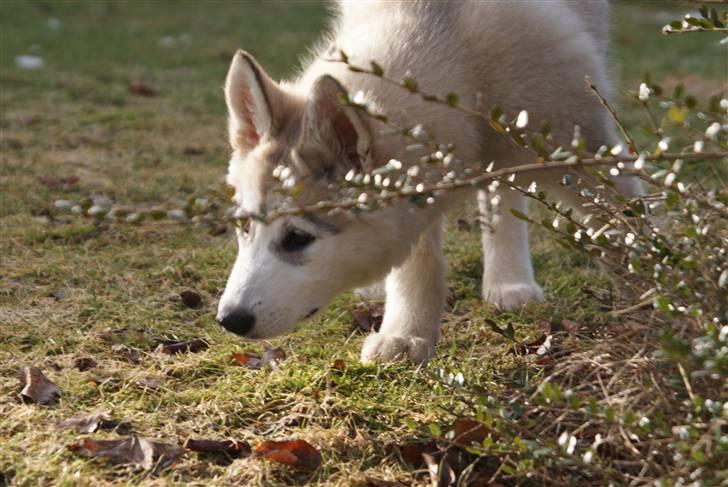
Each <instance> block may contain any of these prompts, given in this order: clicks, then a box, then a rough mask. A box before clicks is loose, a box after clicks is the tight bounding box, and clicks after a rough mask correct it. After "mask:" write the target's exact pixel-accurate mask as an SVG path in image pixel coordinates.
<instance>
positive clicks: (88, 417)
mask: <svg viewBox="0 0 728 487" xmlns="http://www.w3.org/2000/svg"><path fill="white" fill-rule="evenodd" d="M109 418H110V416H109V413H108V412H107V411H98V412H94V413H88V414H83V415H81V416H74V417H72V418H68V419H66V420H64V421H61V422H60V423H58V427H59V428H61V429H75V430H76V431H78V432H79V433H93V432H94V431H96V430H97V429H103V425H104V424H105V422H108V419H109Z"/></svg>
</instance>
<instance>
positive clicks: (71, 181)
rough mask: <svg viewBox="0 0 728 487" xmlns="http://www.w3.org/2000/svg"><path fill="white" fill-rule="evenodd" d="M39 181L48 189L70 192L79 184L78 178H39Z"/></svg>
mask: <svg viewBox="0 0 728 487" xmlns="http://www.w3.org/2000/svg"><path fill="white" fill-rule="evenodd" d="M38 181H39V182H40V183H41V184H42V185H43V186H45V187H46V188H48V189H54V190H56V189H60V190H62V191H68V190H70V189H74V188H75V186H76V184H78V181H79V178H78V176H47V175H46V176H38Z"/></svg>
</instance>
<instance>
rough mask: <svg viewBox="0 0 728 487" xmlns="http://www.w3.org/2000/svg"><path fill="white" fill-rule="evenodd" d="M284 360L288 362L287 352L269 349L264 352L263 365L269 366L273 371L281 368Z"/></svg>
mask: <svg viewBox="0 0 728 487" xmlns="http://www.w3.org/2000/svg"><path fill="white" fill-rule="evenodd" d="M284 360H286V352H284V351H283V349H281V348H278V347H276V348H269V349H268V350H266V351H265V352H263V365H268V366H270V368H272V369H277V368H278V367H280V365H281V363H282V362H283V361H284Z"/></svg>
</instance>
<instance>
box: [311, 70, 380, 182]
mask: <svg viewBox="0 0 728 487" xmlns="http://www.w3.org/2000/svg"><path fill="white" fill-rule="evenodd" d="M346 96H347V95H346V90H345V89H344V87H343V86H341V84H340V83H339V82H338V81H336V80H335V79H334V78H332V77H331V76H329V75H324V76H321V77H320V78H318V79H317V80H316V82H315V83H314V85H313V90H312V93H311V96H310V98H309V99H308V101H307V103H306V108H305V111H304V115H303V128H302V131H301V140H300V142H299V149H300V152H301V153H302V156H303V157H304V160H305V163H306V165H307V166H309V169H310V170H312V171H313V172H314V173H315V174H317V175H324V174H325V175H327V176H334V175H339V174H343V173H346V172H347V171H349V170H350V169H356V170H357V171H359V172H362V171H369V170H371V169H372V165H373V161H372V145H371V136H370V134H369V129H368V128H367V126H366V124H365V123H364V120H363V119H362V117H361V116H360V115H359V113H357V111H356V109H354V108H352V107H349V106H346V105H345V104H344V103H343V100H345V97H346ZM307 154H308V156H307Z"/></svg>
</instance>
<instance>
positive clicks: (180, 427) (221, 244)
mask: <svg viewBox="0 0 728 487" xmlns="http://www.w3.org/2000/svg"><path fill="white" fill-rule="evenodd" d="M663 9H667V10H669V11H674V9H671V8H668V7H667V6H665V5H660V4H658V2H629V3H628V2H623V3H619V4H618V5H617V6H616V8H615V11H616V12H615V37H614V38H615V42H614V45H613V48H614V49H613V51H614V63H615V65H618V66H620V69H619V72H620V73H621V77H622V78H621V81H620V86H621V87H623V88H629V89H634V88H636V87H637V85H638V84H639V80H640V78H641V76H642V73H643V72H644V71H652V73H653V78H654V79H655V80H660V79H662V78H669V79H670V80H673V81H670V82H674V80H677V79H681V77H685V76H686V73H687V72H692V73H693V74H692V75H691V76H692V77H693V78H697V80H698V82H699V83H702V85H701V86H710V87H718V88H719V87H720V86H721V85H722V84H724V83H725V80H724V79H721V76H722V75H724V74H725V66H720V64H715V63H708V62H705V61H704V59H705V57H704V56H703V54H704V52H707V51H709V50H716V49H718V48H717V47H716V46H715V44H717V43H716V42H712V41H710V40H709V39H706V38H704V37H700V36H682V37H681V38H680V39H677V40H673V39H667V38H665V37H664V36H661V35H660V34H659V29H660V26H661V24H660V22H658V21H654V20H650V19H651V18H653V17H654V12H656V11H661V10H663ZM675 16H676V17H678V16H679V14H678V13H676V14H675ZM50 18H57V19H59V20H60V29H59V30H58V31H54V30H51V29H50V28H49V27H48V26H47V21H48V19H50ZM325 20H326V12H325V9H324V8H323V6H322V4H320V3H315V2H310V3H309V2H263V1H248V2H229V1H217V2H190V1H185V2H181V1H180V2H174V1H167V0H159V1H154V2H132V1H128V2H109V1H95V2H80V1H65V2H51V1H35V2H30V1H28V2H20V1H6V2H4V3H2V5H0V106H1V107H2V112H1V114H0V158H1V159H0V163H1V167H0V228H1V229H2V230H1V231H0V233H1V237H0V238H1V243H0V263H1V265H0V398H2V399H0V485H3V484H13V485H30V484H54V485H76V484H79V485H99V484H102V483H131V484H134V483H138V482H144V483H148V484H153V483H155V484H160V483H162V484H166V483H168V484H195V485H196V484H199V485H230V484H239V485H276V484H286V483H303V482H307V481H308V482H311V483H312V484H314V485H350V484H351V483H352V482H354V481H358V480H361V479H363V478H364V476H365V475H372V476H375V477H379V478H391V479H393V478H399V479H403V480H412V481H415V482H421V483H423V484H424V483H425V478H424V477H422V476H421V475H418V476H416V475H415V474H413V472H412V471H411V469H409V468H408V467H407V466H405V465H403V464H402V463H401V462H400V461H399V458H398V456H397V454H396V453H394V452H393V450H392V448H391V447H390V445H391V444H393V443H397V442H401V441H402V438H409V437H412V436H414V435H415V432H413V431H412V430H411V429H410V428H409V427H408V426H407V422H408V421H410V420H412V421H414V422H415V423H417V424H427V423H430V422H441V423H448V422H451V421H452V418H453V414H456V413H458V412H462V411H463V410H464V406H463V404H462V403H460V402H458V401H457V400H456V399H455V397H454V396H453V395H452V394H451V392H450V389H449V388H448V387H446V386H445V385H444V384H442V382H441V381H439V380H437V378H436V373H437V371H438V370H439V369H443V370H446V371H452V372H455V373H456V372H462V373H463V375H464V376H465V379H466V382H467V383H468V384H469V385H472V386H473V387H481V388H482V389H484V390H486V391H488V393H489V394H491V393H492V394H499V393H507V392H508V390H509V389H511V390H514V389H518V388H525V387H528V386H529V385H533V384H535V383H536V382H535V381H537V380H538V379H539V372H538V371H537V370H536V369H533V368H529V366H527V365H526V364H525V363H524V361H523V360H522V359H520V358H517V357H514V356H512V355H508V354H507V353H506V352H507V350H508V349H509V347H510V343H508V342H507V341H506V340H505V339H504V338H502V337H500V336H499V335H497V334H495V333H493V332H492V331H491V330H490V329H489V328H488V327H487V326H485V324H484V323H485V319H486V318H490V319H494V320H496V321H497V322H498V323H500V324H501V325H503V326H505V325H506V324H508V323H511V324H513V326H514V327H515V328H516V331H517V333H518V335H519V336H520V337H527V336H531V335H533V334H535V325H534V323H535V321H536V320H537V319H540V318H545V319H549V320H552V321H560V320H561V319H564V318H568V319H571V320H574V321H577V322H580V323H582V324H584V325H585V326H586V327H587V328H588V329H591V330H595V329H598V328H599V327H600V326H604V325H608V324H609V323H610V321H609V319H608V318H607V316H606V315H605V314H604V313H603V311H602V308H601V303H600V302H599V301H597V300H596V299H594V298H593V297H591V294H590V293H588V292H585V288H586V289H587V290H596V291H597V292H600V291H603V290H605V289H607V288H608V283H607V280H606V279H605V278H604V277H603V276H601V275H600V274H599V273H598V272H597V271H596V270H595V269H594V266H593V265H592V264H590V263H589V262H587V261H586V260H584V259H583V258H580V257H576V256H573V255H569V254H568V253H566V252H564V251H562V250H561V249H560V248H557V247H556V246H555V244H554V243H553V242H551V241H549V240H548V239H547V238H545V236H544V235H542V234H541V233H539V232H538V231H536V232H534V235H533V238H534V242H533V252H534V261H535V265H536V273H537V277H538V280H539V281H540V282H541V283H542V285H543V287H544V291H545V293H546V295H547V296H548V301H547V303H545V304H541V305H533V306H530V307H528V308H527V309H524V310H523V311H521V312H518V313H513V314H505V315H496V314H494V313H493V311H492V310H491V309H489V308H487V307H485V306H484V305H483V304H482V303H481V302H480V300H479V298H478V296H479V282H480V272H481V271H480V255H479V243H478V242H479V237H478V234H477V232H476V231H462V230H458V229H457V228H455V227H456V225H451V227H452V228H451V231H450V233H449V234H448V237H447V241H446V247H447V253H448V257H449V263H450V279H451V288H452V290H453V292H454V295H455V297H456V298H457V303H456V306H455V308H454V309H453V311H452V312H450V313H448V315H447V317H446V325H445V328H444V336H443V340H442V343H441V344H440V348H439V353H438V356H437V358H436V359H435V360H434V361H433V362H432V363H431V364H430V365H429V366H428V367H426V368H424V369H417V368H414V367H412V366H411V365H410V364H393V365H382V366H364V365H360V364H359V363H358V359H357V358H358V352H359V349H360V346H361V342H362V340H363V338H364V335H363V334H362V333H360V332H358V331H356V330H355V328H354V326H353V325H352V321H351V318H350V312H351V310H352V309H354V305H355V300H354V299H353V298H352V297H350V296H344V297H341V298H339V299H338V300H337V301H336V302H335V303H334V304H333V305H331V306H330V307H329V309H328V310H327V311H326V312H325V314H324V315H323V316H322V317H321V318H319V319H317V320H316V321H315V322H313V323H308V324H306V325H304V326H303V327H301V329H300V330H299V331H297V332H296V333H294V334H292V335H290V336H287V337H283V338H280V339H277V340H273V341H272V342H271V343H272V344H273V345H276V346H281V347H282V348H283V349H284V350H285V351H286V352H287V353H288V359H287V360H286V362H285V363H284V364H283V366H282V368H281V369H280V370H277V371H273V372H271V371H267V370H261V371H251V370H247V369H244V368H242V367H240V366H236V365H233V364H232V363H231V361H230V359H229V356H230V353H231V352H233V351H240V350H242V349H244V348H248V347H250V346H252V347H256V348H258V349H260V348H261V345H260V344H249V343H244V342H242V341H240V340H237V339H233V338H231V336H230V335H228V334H226V333H225V332H224V331H223V330H222V329H221V328H220V327H219V326H218V325H216V324H215V323H214V314H215V307H216V297H217V296H218V295H219V294H220V292H221V290H222V289H223V287H224V285H225V280H226V277H227V272H228V270H229V266H230V265H231V263H232V260H233V258H234V254H235V243H234V241H233V239H232V238H231V237H230V236H229V235H224V236H217V237H214V236H211V235H208V233H207V232H206V231H204V230H201V229H200V228H199V227H194V226H185V225H157V226H141V227H135V226H131V225H111V226H105V225H94V224H93V223H90V222H88V221H86V220H82V219H78V218H75V217H71V218H68V217H65V216H62V215H61V216H59V215H58V214H57V212H55V211H53V210H52V208H51V207H52V202H53V201H54V200H57V199H78V198H81V197H83V196H86V195H89V194H92V193H103V194H106V195H108V196H109V197H111V198H112V199H113V200H115V201H118V202H123V203H127V204H136V205H152V204H163V203H165V202H168V201H170V200H176V199H185V198H186V197H187V196H188V195H193V194H200V193H202V192H204V191H205V190H206V188H209V187H213V188H216V187H219V185H220V183H221V181H222V178H223V175H224V173H225V165H226V163H227V160H226V158H227V156H228V152H229V149H228V147H227V145H226V134H225V111H224V102H223V98H222V90H221V85H222V82H223V79H224V75H225V72H226V69H227V67H228V63H229V60H230V58H231V56H232V54H233V52H234V51H235V49H236V48H238V47H245V48H246V49H247V50H249V51H250V52H252V53H254V54H255V55H256V57H257V58H258V60H259V61H260V62H261V64H262V65H263V66H265V67H266V69H267V70H269V72H270V73H271V74H272V75H274V76H275V77H282V76H292V75H293V74H294V73H295V66H296V60H297V58H298V56H299V55H300V54H301V53H303V52H304V51H305V47H306V46H307V45H310V44H311V42H313V41H314V40H315V38H316V37H317V35H318V33H319V32H320V30H321V29H322V27H323V26H324V25H325ZM166 36H171V37H173V38H174V39H175V47H173V48H165V47H162V46H160V39H162V38H163V37H166ZM31 53H35V54H38V55H41V56H43V58H44V59H45V61H46V66H45V67H44V68H43V69H41V70H38V71H25V70H20V69H18V68H16V67H15V57H16V56H17V55H20V54H31ZM715 58H718V56H713V57H712V58H711V59H715ZM678 59H680V60H682V61H679V62H678ZM696 73H697V74H696ZM134 81H144V82H146V83H149V84H150V85H151V86H153V87H154V88H155V89H157V90H159V96H157V97H153V98H142V97H138V96H135V95H132V94H130V93H129V91H128V89H127V87H128V85H129V83H130V82H134ZM709 94H711V93H708V92H701V93H696V95H698V96H699V97H701V98H705V97H706V96H707V95H709ZM624 110H625V111H626V113H625V119H626V120H628V121H629V123H631V124H635V123H637V122H636V121H637V120H638V115H639V113H640V112H639V111H637V110H634V109H633V108H632V107H630V106H629V105H625V106H624ZM190 147H191V148H194V149H195V150H196V151H198V152H201V153H200V154H197V155H191V154H189V151H186V150H185V149H187V148H190ZM39 176H55V177H68V176H77V177H79V183H78V184H77V185H75V186H73V187H72V188H71V189H69V190H63V189H62V188H55V189H53V188H48V187H46V186H45V185H43V184H41V183H40V182H39V180H38V177H39ZM457 216H458V217H462V218H466V219H473V218H474V213H473V211H472V209H469V208H466V209H464V210H462V212H461V214H460V215H457ZM453 221H454V219H453ZM565 270H568V272H565ZM186 287H194V288H196V289H198V290H199V291H200V292H201V293H202V295H203V299H204V306H203V307H202V308H201V309H200V310H191V309H186V308H185V307H184V306H182V304H181V303H180V302H179V298H178V292H179V291H180V290H181V289H183V288H186ZM54 293H61V294H62V299H56V298H54V297H52V295H53V294H54ZM195 337H201V338H204V339H206V340H208V341H209V343H210V344H211V347H210V349H209V350H207V351H205V352H202V353H198V354H189V355H182V356H176V357H172V358H167V357H160V356H158V355H156V354H152V353H148V354H144V356H143V360H142V363H141V364H139V365H134V364H131V363H129V362H127V361H124V360H123V359H121V358H119V357H118V356H117V355H116V354H115V353H114V352H112V350H111V347H112V345H113V344H115V343H123V344H126V345H128V346H131V347H135V348H138V349H140V350H142V351H146V352H151V351H152V350H153V349H154V347H155V346H156V345H157V344H158V343H159V342H160V341H162V340H166V339H187V338H195ZM83 356H90V357H93V358H94V359H95V360H97V362H98V366H97V367H95V368H93V369H91V370H89V371H86V372H79V371H77V370H75V369H74V368H73V367H72V363H73V360H74V359H75V358H77V357H83ZM338 358H341V359H343V360H344V361H345V362H346V364H347V368H346V370H345V371H344V372H341V371H337V370H334V369H332V364H333V362H334V360H335V359H338ZM27 365H36V366H39V367H41V368H43V370H44V371H45V372H46V374H47V375H48V376H49V377H50V378H51V379H52V380H53V381H55V382H56V384H57V385H58V386H59V387H60V389H61V390H62V391H63V395H62V397H61V399H60V401H59V402H58V403H57V404H56V405H54V406H51V407H43V406H37V405H29V404H23V403H22V402H21V401H20V399H19V390H20V387H19V382H18V379H17V372H18V370H19V368H20V367H22V366H27ZM147 377H154V378H158V379H160V380H161V381H162V387H161V389H160V390H159V391H156V392H149V391H145V390H144V389H143V388H140V387H139V386H138V385H137V382H138V381H139V379H141V378H147ZM98 409H109V410H111V411H112V413H113V416H114V417H115V418H117V419H120V420H124V421H130V422H131V423H132V424H133V427H134V430H135V431H136V432H137V433H138V434H139V435H141V436H145V437H150V438H156V439H160V440H163V441H168V442H173V443H176V442H180V441H183V440H184V439H185V438H187V437H188V436H192V437H196V438H203V437H204V438H223V437H229V438H235V439H241V440H246V441H249V442H251V444H257V443H258V442H260V441H262V440H264V439H277V438H293V437H296V438H304V439H306V440H308V441H309V442H311V443H312V444H314V445H316V446H317V447H319V448H320V449H321V451H322V454H323V459H324V461H323V466H322V467H321V469H319V470H318V471H316V472H315V473H313V474H312V475H308V474H302V473H296V472H292V471H290V470H288V469H286V468H281V467H277V466H274V465H270V464H266V463H264V462H262V461H259V460H256V459H242V460H237V461H235V462H232V463H230V464H227V463H224V462H214V461H210V460H209V459H207V458H204V457H198V456H197V455H196V454H192V453H190V454H187V455H186V456H185V458H184V459H183V460H182V461H181V462H180V463H179V464H178V465H177V466H175V467H174V468H173V469H169V470H166V471H164V472H161V473H160V474H159V475H156V474H151V473H139V472H136V471H133V470H131V469H126V468H121V467H116V468H111V467H109V466H106V465H103V464H101V463H99V462H96V461H89V460H86V459H82V458H80V457H77V456H75V455H74V454H72V453H71V452H69V451H67V449H66V445H67V444H68V443H71V442H73V441H74V440H75V439H76V438H77V437H78V436H79V435H76V434H74V433H71V432H68V431H60V430H57V429H56V428H55V427H54V425H55V423H57V422H58V421H60V420H62V419H65V418H67V417H69V416H72V415H74V414H77V413H81V412H85V411H90V410H98ZM94 436H96V437H113V436H115V435H114V434H113V433H96V434H94Z"/></svg>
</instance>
